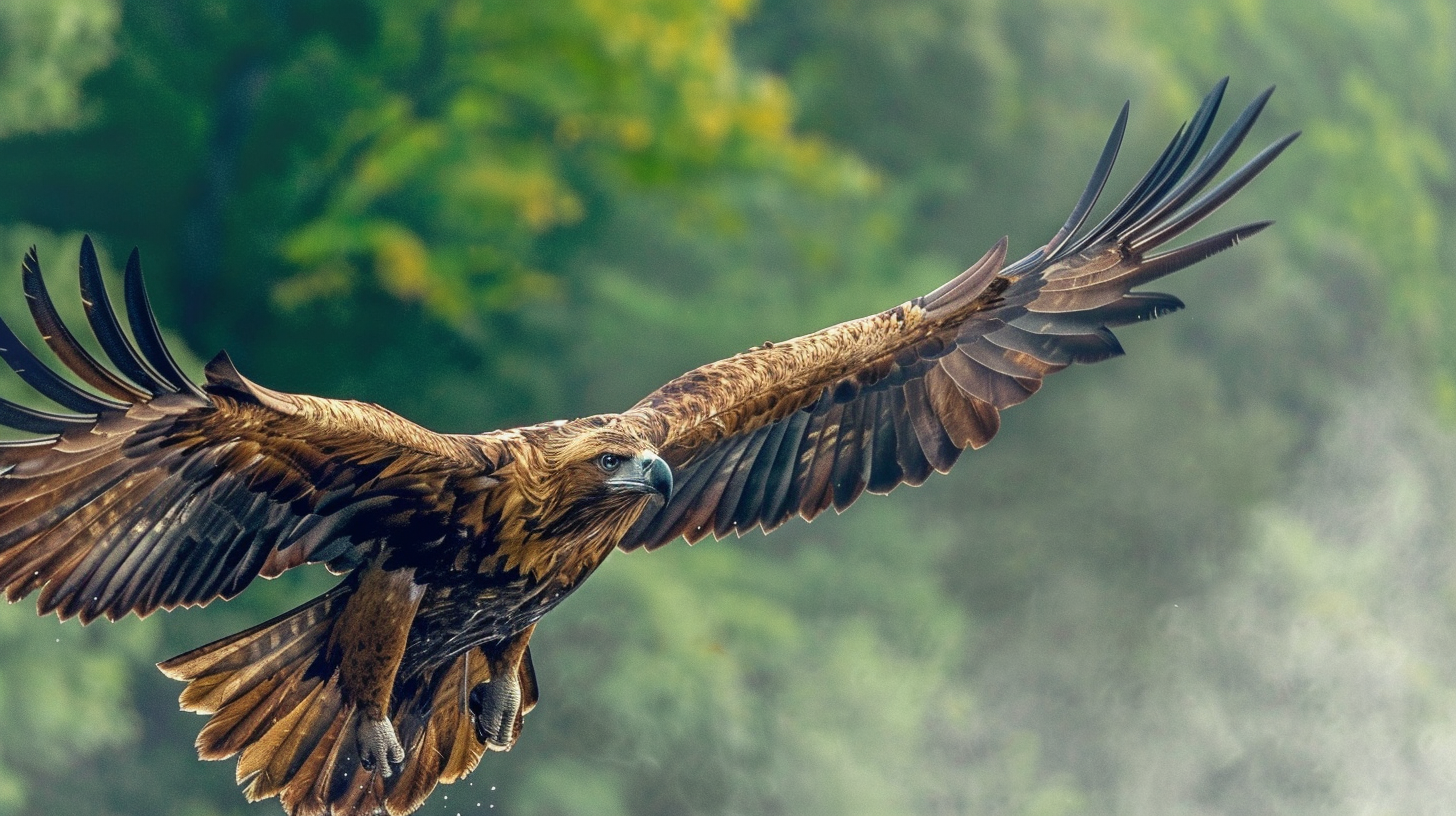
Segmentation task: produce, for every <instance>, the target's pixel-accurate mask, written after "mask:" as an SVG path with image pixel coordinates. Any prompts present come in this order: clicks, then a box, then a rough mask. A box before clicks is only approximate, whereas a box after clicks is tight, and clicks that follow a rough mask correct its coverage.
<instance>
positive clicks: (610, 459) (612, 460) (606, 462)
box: [597, 453, 622, 473]
mask: <svg viewBox="0 0 1456 816" xmlns="http://www.w3.org/2000/svg"><path fill="white" fill-rule="evenodd" d="M621 466H622V457H620V456H618V455H617V454H615V453H604V454H602V455H601V456H598V457H597V467H599V468H601V469H602V470H605V471H606V472H608V473H615V472H616V471H617V468H619V467H621Z"/></svg>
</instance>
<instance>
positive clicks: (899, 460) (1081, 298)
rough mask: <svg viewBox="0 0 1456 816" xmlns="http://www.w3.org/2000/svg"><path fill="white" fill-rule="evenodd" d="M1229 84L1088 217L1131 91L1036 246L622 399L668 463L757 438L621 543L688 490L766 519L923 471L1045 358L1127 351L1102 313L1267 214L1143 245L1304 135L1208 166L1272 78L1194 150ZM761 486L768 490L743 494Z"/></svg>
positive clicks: (1243, 129) (661, 533) (1265, 96)
mask: <svg viewBox="0 0 1456 816" xmlns="http://www.w3.org/2000/svg"><path fill="white" fill-rule="evenodd" d="M1225 87H1226V81H1221V82H1219V83H1218V84H1217V85H1216V86H1215V87H1214V88H1213V90H1212V91H1211V92H1210V93H1209V94H1208V95H1207V96H1206V97H1205V98H1204V100H1203V102H1202V104H1201V105H1200V106H1199V109H1198V111H1197V112H1196V113H1195V114H1194V116H1193V118H1192V119H1191V120H1190V121H1189V122H1188V123H1187V124H1186V125H1185V126H1184V127H1181V128H1179V129H1178V132H1177V133H1176V134H1175V135H1174V137H1173V139H1172V140H1171V141H1170V142H1169V144H1168V146H1167V147H1166V148H1165V149H1164V150H1163V152H1162V153H1161V154H1160V155H1159V156H1158V158H1157V159H1156V160H1155V161H1154V163H1153V165H1152V167H1151V168H1150V169H1149V170H1148V172H1147V173H1145V174H1144V175H1143V176H1142V178H1141V179H1139V181H1138V182H1137V183H1136V184H1135V185H1134V186H1133V188H1132V190H1131V191H1130V192H1129V193H1128V194H1127V195H1126V196H1125V197H1124V198H1123V199H1122V200H1121V201H1120V202H1118V203H1117V204H1116V205H1115V206H1114V207H1113V208H1112V209H1111V210H1110V211H1109V212H1108V213H1107V214H1106V215H1105V216H1103V218H1102V219H1101V220H1100V221H1099V222H1097V224H1096V225H1095V226H1093V227H1091V228H1090V229H1086V230H1085V231H1083V225H1084V224H1085V223H1086V222H1087V221H1088V218H1089V216H1090V215H1091V212H1092V210H1093V207H1094V205H1095V203H1096V200H1097V198H1098V197H1099V196H1100V195H1101V193H1102V192H1103V190H1104V189H1105V187H1106V183H1107V179H1108V177H1109V176H1110V174H1111V171H1112V165H1113V162H1114V161H1115V159H1116V157H1117V154H1118V151H1119V148H1120V146H1121V144H1122V138H1123V135H1124V133H1125V131H1126V127H1127V109H1126V107H1124V109H1123V111H1122V112H1121V113H1120V114H1119V115H1118V118H1117V121H1116V123H1115V124H1114V126H1113V128H1112V132H1111V134H1110V135H1109V136H1108V139H1107V141H1106V143H1105V145H1104V146H1103V148H1102V152H1101V155H1100V156H1099V158H1098V160H1097V164H1096V166H1095V168H1094V170H1093V172H1092V176H1091V178H1090V179H1089V181H1088V182H1087V185H1086V186H1085V188H1084V189H1083V192H1082V195H1081V196H1080V197H1079V198H1078V200H1077V202H1076V204H1075V205H1074V206H1073V207H1072V211H1071V213H1070V214H1069V216H1068V217H1067V219H1066V222H1065V223H1064V224H1063V226H1062V228H1061V229H1059V230H1058V231H1057V232H1056V233H1055V234H1054V235H1053V236H1052V237H1051V239H1050V240H1049V241H1047V243H1046V244H1045V245H1043V246H1042V247H1041V248H1040V249H1038V250H1036V251H1034V252H1032V253H1031V254H1029V255H1027V256H1026V257H1024V258H1022V259H1020V260H1018V261H1016V262H1014V263H1009V264H1008V263H1006V262H1005V248H1006V242H1005V239H1003V240H1002V241H1001V242H999V243H998V244H997V245H996V246H995V247H993V248H992V249H991V251H989V252H988V253H987V255H986V256H985V257H983V258H982V259H981V260H980V261H979V262H978V263H976V264H974V265H973V266H972V267H971V268H969V269H967V270H966V271H965V272H963V273H962V274H961V275H959V276H957V277H955V278H954V279H952V280H950V281H947V282H946V283H945V284H943V285H942V286H940V287H937V288H936V289H935V290H934V291H932V292H930V293H929V294H927V295H925V296H924V297H920V298H916V299H914V300H911V301H909V302H908V303H905V304H902V305H901V306H897V307H896V308H894V309H891V310H889V311H886V312H883V313H881V314H879V315H872V316H870V317H867V318H862V319H860V320H854V321H850V322H848V323H843V324H840V325H838V326H834V327H831V328H829V329H825V330H823V331H821V332H817V333H815V334H811V335H806V336H804V337H800V338H796V339H794V340H789V341H785V342H782V343H774V344H770V345H767V346H765V347H763V348H758V349H754V350H752V351H750V352H749V353H747V354H741V355H738V356H736V357H733V358H731V359H728V360H723V361H720V362H717V363H712V364H710V365H707V366H704V367H702V368H700V369H698V370H696V371H693V372H690V373H689V374H686V375H684V376H683V377H680V378H678V379H677V380H674V381H672V382H670V383H668V384H667V385H665V386H663V387H662V388H660V389H658V391H656V392H654V393H653V394H651V395H649V396H648V397H647V398H646V399H644V400H642V402H640V403H639V404H638V405H637V406H636V407H635V408H634V409H633V411H634V412H640V413H642V414H644V415H650V416H653V417H660V418H661V419H662V420H663V421H665V423H666V425H667V427H668V428H669V431H668V433H667V436H666V438H665V440H664V442H663V444H662V446H661V452H662V454H663V456H665V457H666V458H667V459H668V460H669V461H670V462H672V463H673V464H674V465H677V466H683V465H686V466H688V467H689V468H694V467H695V465H694V464H692V463H696V462H702V461H707V460H711V459H712V458H713V453H712V452H713V451H714V450H715V449H717V448H721V447H723V446H732V447H734V448H735V450H736V449H737V446H738V445H739V444H741V442H740V440H742V439H745V438H751V439H753V440H754V443H753V444H752V445H751V446H750V447H749V448H748V449H747V450H746V451H744V452H743V454H742V456H741V457H740V458H739V459H736V460H735V471H734V473H733V478H732V481H731V483H730V489H728V490H726V491H724V492H723V493H722V494H721V495H720V496H714V497H708V496H704V495H702V494H700V493H697V492H691V491H685V492H683V493H680V494H678V495H677V496H675V497H673V499H672V500H671V501H670V502H668V503H667V505H666V506H664V507H663V508H661V509H660V510H658V511H656V512H655V513H650V514H648V515H646V516H644V518H643V519H642V520H640V521H639V522H638V524H637V525H636V526H635V527H634V528H633V530H632V531H631V532H630V533H629V534H628V536H627V537H626V539H624V540H623V542H622V544H621V546H622V548H624V549H635V548H637V547H647V548H648V549H652V548H656V547H660V546H662V545H664V544H666V543H668V542H669V541H671V540H672V539H674V538H676V537H677V536H678V535H680V534H682V533H683V532H684V529H683V528H682V526H681V525H680V524H678V523H676V520H678V519H681V518H684V517H687V516H690V515H691V516H696V515H698V514H700V513H706V512H708V510H707V509H705V508H699V509H697V510H690V509H689V507H688V506H689V505H694V506H696V503H697V502H701V501H704V500H710V501H721V503H720V504H719V506H718V507H717V508H716V516H717V518H718V519H719V522H720V523H718V524H717V525H715V526H714V528H713V532H714V534H715V535H718V536H722V535H725V534H727V533H728V532H730V531H732V532H738V533H742V532H743V531H745V530H747V529H749V528H751V527H752V526H754V525H759V526H761V527H762V528H763V529H764V530H765V531H767V530H770V529H773V528H774V527H776V526H778V525H779V524H782V523H783V522H784V521H785V520H787V519H788V518H789V517H791V516H793V515H799V516H801V517H803V518H806V519H812V518H813V517H814V516H816V515H817V514H818V513H820V512H822V511H823V510H824V509H825V508H827V507H829V506H833V507H834V508H835V509H836V510H843V509H845V508H846V507H847V506H848V505H849V504H850V503H851V502H853V500H854V499H855V498H857V497H858V496H859V495H860V493H861V492H863V491H865V490H867V491H868V492H872V493H885V492H888V491H890V490H892V489H893V488H894V487H895V486H896V485H898V484H902V483H903V484H912V485H913V484H919V483H920V482H922V481H924V480H925V479H926V478H927V477H928V476H929V475H930V473H931V472H932V471H945V470H947V469H949V468H950V467H951V465H952V464H953V463H954V462H955V461H956V459H957V458H958V457H959V455H960V453H961V451H962V450H963V449H964V448H966V447H979V446H981V445H984V444H986V442H988V441H989V440H990V438H991V437H992V436H993V435H994V434H995V433H996V430H997V428H998V427H999V424H1000V416H999V412H1000V410H1002V409H1005V408H1008V407H1010V406H1012V405H1015V404H1017V403H1019V402H1022V401H1023V400H1025V399H1027V398H1029V397H1030V396H1031V395H1032V394H1034V393H1036V391H1037V390H1038V389H1039V388H1040V387H1041V383H1042V380H1043V378H1044V377H1046V376H1047V375H1049V374H1053V373H1055V372H1057V371H1060V370H1061V369H1063V368H1065V367H1067V366H1068V365H1071V364H1073V363H1091V362H1098V361H1100V360H1105V359H1108V358H1110V357H1115V356H1118V355H1120V354H1122V353H1123V349H1122V346H1121V344H1120V343H1119V342H1118V340H1117V337H1116V336H1115V335H1114V334H1113V333H1112V331H1111V329H1112V328H1114V327H1118V326H1123V325H1127V324H1130V323H1137V322H1141V321H1144V320H1150V319H1153V318H1156V317H1159V316H1161V315H1164V314H1168V313H1169V312H1173V311H1176V310H1178V309H1181V308H1182V307H1183V303H1182V302H1181V301H1179V300H1178V299H1177V298H1175V297H1172V296H1170V295H1164V294H1159V293H1144V292H1134V291H1132V290H1133V289H1134V288H1135V287H1138V286H1142V285H1144V284H1147V283H1150V282H1152V281H1154V280H1157V279H1158V278H1160V277H1163V276H1164V275H1167V274H1170V273H1172V272H1175V271H1177V270H1179V269H1183V268H1185V267H1187V266H1190V265H1192V264H1195V263H1197V262H1199V261H1202V260H1205V259H1206V258H1208V257H1210V256H1212V255H1215V254H1217V253H1219V252H1222V251H1223V250H1225V249H1228V248H1229V247H1232V246H1234V245H1235V244H1237V243H1238V242H1239V241H1241V240H1243V239H1244V238H1247V237H1249V236H1251V235H1253V234H1255V233H1257V232H1259V231H1260V230H1262V229H1264V228H1265V227H1266V226H1268V222H1258V223H1253V224H1248V225H1246V226H1242V227H1237V228H1234V229H1230V230H1226V231H1224V232H1221V233H1219V234H1216V235H1213V236H1211V237H1208V238H1204V239H1201V240H1198V241H1195V242H1193V243H1191V244H1188V245H1186V246H1183V247H1180V248H1177V249H1173V250H1169V251H1166V252H1163V253H1161V254H1150V252H1151V251H1152V250H1154V249H1156V248H1157V247H1159V246H1161V245H1163V244H1165V243H1167V242H1168V241H1171V240H1172V239H1174V238H1176V237H1178V236H1179V235H1181V234H1182V233H1183V232H1185V231H1186V230H1187V229H1189V228H1190V227H1192V226H1193V225H1195V224H1197V223H1199V222H1200V221H1202V220H1203V219H1204V218H1206V217H1208V216H1209V215H1210V214H1212V213H1213V212H1214V210H1216V209H1217V208H1218V207H1219V206H1220V205H1222V204H1223V203H1224V202H1225V201H1227V200H1228V199H1229V198H1230V197H1232V196H1233V195H1235V194H1236V193H1238V191H1239V190H1241V189H1243V188H1244V187H1245V186H1246V185H1247V184H1248V183H1249V182H1250V181H1252V180H1253V178H1254V177H1255V176H1257V175H1258V174H1259V173H1260V172H1262V171H1263V170H1264V168H1265V167H1267V166H1268V164H1269V163H1270V162H1272V161H1273V160H1274V159H1275V158H1276V157H1277V156H1278V155H1279V154H1280V152H1282V151H1283V150H1284V149H1285V148H1286V147H1287V146H1288V145H1289V144H1290V142H1292V141H1293V140H1294V138H1295V137H1296V136H1297V135H1298V134H1294V135H1290V136H1287V137H1285V138H1282V139H1279V140H1277V141H1276V142H1274V143H1273V144H1272V145H1270V146H1269V147H1267V148H1265V149H1264V150H1263V151H1260V152H1259V153H1258V154H1257V155H1255V156H1254V158H1253V159H1251V160H1249V161H1248V162H1247V163H1246V164H1245V165H1244V166H1243V167H1241V168H1239V169H1238V170H1235V171H1234V172H1233V173H1231V174H1229V175H1228V176H1227V177H1226V178H1225V179H1223V180H1222V181H1220V182H1218V183H1216V184H1215V183H1214V180H1215V177H1216V176H1217V175H1218V174H1219V172H1220V171H1221V170H1222V169H1223V168H1224V167H1225V166H1226V165H1227V164H1228V162H1229V160H1230V159H1231V158H1232V156H1233V154H1234V152H1235V151H1236V150H1237V149H1238V148H1239V147H1240V146H1241V145H1242V143H1243V141H1244V139H1245V137H1247V136H1248V134H1249V132H1250V131H1251V129H1252V128H1253V125H1254V123H1255V121H1256V120H1257V119H1258V116H1259V114H1260V113H1261V112H1262V111H1263V109H1264V107H1265V105H1266V103H1267V102H1268V100H1269V95H1270V94H1271V93H1272V90H1273V89H1270V90H1268V91H1265V92H1264V93H1261V94H1260V95H1258V96H1257V97H1256V98H1255V99H1254V100H1253V101H1252V102H1251V103H1250V104H1249V105H1248V106H1247V107H1245V108H1244V110H1243V111H1242V112H1241V113H1240V114H1239V115H1238V116H1237V117H1236V118H1235V119H1234V121H1233V123H1232V124H1231V125H1230V126H1229V127H1228V128H1227V129H1226V130H1225V131H1224V133H1223V134H1222V135H1220V137H1219V138H1218V139H1216V140H1215V141H1214V142H1213V143H1212V146H1211V147H1209V148H1208V150H1207V151H1204V152H1202V154H1201V155H1200V151H1202V149H1203V146H1204V144H1205V143H1206V142H1207V140H1208V138H1209V136H1210V134H1211V133H1212V128H1213V122H1214V118H1215V115H1216V114H1217V112H1218V108H1219V104H1220V102H1221V101H1222V99H1223V93H1224V89H1225ZM826 404H828V405H832V406H833V408H832V409H828V408H825V407H824V406H825V405H826ZM831 410H832V413H831ZM778 425H784V426H785V432H784V433H783V434H782V435H781V436H779V437H778V438H780V439H781V440H783V441H782V442H781V443H780V444H779V445H771V444H765V443H760V442H759V441H758V440H759V438H760V437H762V438H763V439H764V440H765V442H766V441H767V440H768V439H772V438H774V437H773V436H764V433H765V432H764V429H765V428H770V429H772V428H775V427H776V426H778ZM795 442H797V445H795V444H794V443H795ZM786 449H792V450H794V454H793V456H794V460H793V464H792V467H790V466H789V465H788V463H786V462H784V461H782V460H783V459H784V451H785V450H786ZM759 458H762V459H764V462H765V464H763V465H760V464H759V463H758V462H757V461H756V460H757V459H759ZM694 477H695V478H696V474H695V476H694ZM754 482H762V485H761V486H758V485H755V484H754ZM759 490H761V491H762V494H763V496H764V500H763V501H762V502H761V503H759V502H749V501H744V500H743V497H744V496H756V495H758V491H759ZM728 519H731V521H732V523H731V524H727V523H724V522H725V521H726V520H728ZM691 537H693V538H696V535H694V536H691Z"/></svg>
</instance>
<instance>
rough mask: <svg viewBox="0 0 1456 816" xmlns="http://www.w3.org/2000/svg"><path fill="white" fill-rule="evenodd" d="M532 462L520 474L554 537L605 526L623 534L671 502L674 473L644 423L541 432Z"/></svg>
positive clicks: (538, 520)
mask: <svg viewBox="0 0 1456 816" xmlns="http://www.w3.org/2000/svg"><path fill="white" fill-rule="evenodd" d="M538 427H539V429H540V431H539V435H537V436H536V438H535V439H534V440H533V441H534V443H535V444H533V445H532V448H534V450H533V452H532V453H533V454H534V455H533V456H531V460H532V461H530V462H521V463H519V464H521V465H525V468H523V469H520V470H517V472H516V473H515V474H513V475H514V476H515V477H516V478H517V479H518V480H519V482H518V483H519V485H520V487H521V489H522V491H523V492H524V493H526V494H528V497H529V500H530V503H531V504H532V505H534V510H535V512H534V513H533V514H532V515H534V516H535V519H534V523H533V524H531V525H530V526H531V527H534V528H535V531H536V532H538V533H542V534H548V535H563V534H571V533H573V532H582V531H586V530H588V529H593V528H600V527H602V526H603V525H606V526H607V527H610V528H612V529H613V530H614V531H615V530H616V529H618V528H620V532H621V533H622V534H625V533H626V529H627V527H629V526H630V525H631V523H632V522H633V521H635V520H636V519H637V517H638V515H640V514H641V512H642V511H643V510H645V509H646V508H647V507H648V506H649V505H650V504H652V503H653V502H666V501H667V500H668V499H669V498H671V496H672V468H671V467H669V466H668V464H667V462H665V461H663V459H662V458H661V457H659V456H658V455H657V449H656V446H655V445H654V444H653V442H652V440H651V439H650V438H649V436H648V433H647V432H646V430H645V429H644V428H643V427H642V426H641V424H640V423H639V422H634V421H632V419H631V418H629V417H625V416H623V415H614V414H606V415H601V416H593V417H586V418H584V419H576V420H572V421H570V422H553V423H550V424H549V425H546V426H538Z"/></svg>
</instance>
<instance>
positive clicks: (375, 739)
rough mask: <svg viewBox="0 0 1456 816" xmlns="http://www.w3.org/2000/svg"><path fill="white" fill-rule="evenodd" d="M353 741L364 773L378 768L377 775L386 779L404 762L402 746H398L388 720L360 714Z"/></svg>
mask: <svg viewBox="0 0 1456 816" xmlns="http://www.w3.org/2000/svg"><path fill="white" fill-rule="evenodd" d="M355 739H356V741H357V742H358V746H359V761H360V762H361V763H363V765H364V770H366V771H373V770H374V769H375V768H378V769H379V775H380V776H382V777H384V778H385V779H388V778H389V777H391V776H393V775H394V768H395V766H397V765H400V764H402V763H403V762H404V746H402V745H400V744H399V737H397V736H395V734H394V726H393V725H391V724H390V722H389V720H386V719H383V718H374V717H369V716H367V715H364V714H360V715H359V725H358V727H357V728H356V729H355Z"/></svg>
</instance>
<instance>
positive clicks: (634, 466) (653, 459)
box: [610, 451, 672, 501]
mask: <svg viewBox="0 0 1456 816" xmlns="http://www.w3.org/2000/svg"><path fill="white" fill-rule="evenodd" d="M610 481H611V483H612V484H615V485H616V486H617V487H621V488H625V489H627V490H638V491H641V492H643V493H656V494H658V495H659V496H661V497H662V500H663V501H667V500H669V499H671V498H672V468H670V467H668V465H667V462H665V461H663V459H662V457H660V456H658V455H657V454H655V453H649V452H646V451H644V452H642V453H640V454H638V455H637V456H635V457H633V458H632V459H631V460H630V461H628V462H627V463H626V464H624V465H623V467H622V469H621V471H620V472H618V474H617V475H616V476H614V477H613V478H612V479H611V480H610Z"/></svg>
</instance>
